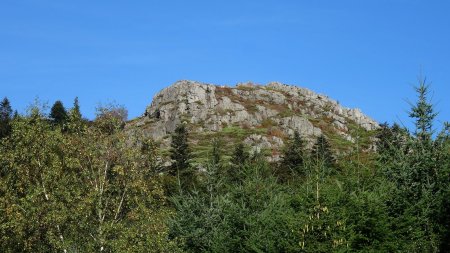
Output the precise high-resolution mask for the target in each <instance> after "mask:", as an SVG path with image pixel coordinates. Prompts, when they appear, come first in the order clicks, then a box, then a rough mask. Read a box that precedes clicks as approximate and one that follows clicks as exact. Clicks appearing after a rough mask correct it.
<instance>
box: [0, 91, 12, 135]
mask: <svg viewBox="0 0 450 253" xmlns="http://www.w3.org/2000/svg"><path fill="white" fill-rule="evenodd" d="M12 116H13V115H12V108H11V104H10V102H9V100H8V98H6V97H5V98H3V100H2V101H1V102H0V139H2V138H4V137H6V136H8V135H9V134H10V133H11V120H12Z"/></svg>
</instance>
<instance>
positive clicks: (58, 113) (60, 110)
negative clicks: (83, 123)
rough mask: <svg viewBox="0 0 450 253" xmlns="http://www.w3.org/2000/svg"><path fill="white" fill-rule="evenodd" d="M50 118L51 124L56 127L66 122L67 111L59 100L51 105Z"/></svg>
mask: <svg viewBox="0 0 450 253" xmlns="http://www.w3.org/2000/svg"><path fill="white" fill-rule="evenodd" d="M50 118H51V119H52V120H53V123H55V124H57V125H62V124H64V123H65V122H66V121H67V118H68V116H67V111H66V108H65V107H64V105H63V103H62V102H61V101H60V100H58V101H56V102H55V103H54V104H53V106H52V109H51V111H50Z"/></svg>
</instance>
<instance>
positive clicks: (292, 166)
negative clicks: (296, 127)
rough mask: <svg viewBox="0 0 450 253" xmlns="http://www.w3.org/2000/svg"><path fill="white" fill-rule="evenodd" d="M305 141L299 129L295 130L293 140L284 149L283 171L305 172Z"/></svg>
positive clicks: (281, 164) (281, 165)
mask: <svg viewBox="0 0 450 253" xmlns="http://www.w3.org/2000/svg"><path fill="white" fill-rule="evenodd" d="M304 146H305V144H304V141H303V140H302V138H301V136H300V134H299V132H298V131H295V132H294V136H293V138H292V140H290V141H289V142H288V144H287V145H286V146H285V148H284V151H283V156H282V159H281V163H280V167H281V168H280V169H281V171H287V172H288V173H298V174H303V173H304V172H303V171H301V167H302V166H303V163H304Z"/></svg>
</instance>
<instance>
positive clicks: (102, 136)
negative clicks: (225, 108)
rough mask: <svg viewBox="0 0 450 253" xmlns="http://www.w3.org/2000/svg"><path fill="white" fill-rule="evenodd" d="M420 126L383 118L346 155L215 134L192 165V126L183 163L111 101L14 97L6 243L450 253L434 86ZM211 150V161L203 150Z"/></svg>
mask: <svg viewBox="0 0 450 253" xmlns="http://www.w3.org/2000/svg"><path fill="white" fill-rule="evenodd" d="M417 93H418V101H417V103H416V104H414V105H412V108H411V112H410V117H411V118H412V119H414V120H415V123H416V124H415V125H416V129H415V131H414V132H412V133H410V132H409V131H408V130H407V129H405V128H403V127H400V126H399V125H397V124H394V125H392V126H389V125H387V124H383V125H382V127H381V128H380V130H379V131H378V134H377V140H378V141H377V145H376V146H377V149H376V151H370V152H362V151H361V148H360V147H358V144H357V143H356V144H355V147H354V151H353V152H347V153H345V154H340V155H337V154H336V152H334V150H333V148H332V145H331V144H330V143H329V140H328V139H327V137H326V136H320V137H318V138H317V140H316V142H315V144H314V146H313V147H312V148H311V149H307V148H306V143H305V142H304V140H303V139H302V137H301V136H300V134H298V133H295V134H294V135H293V136H292V138H291V139H290V140H289V141H288V142H287V144H286V146H285V148H284V149H283V152H282V153H283V154H282V159H281V160H280V161H279V162H274V163H269V162H267V160H266V159H265V158H264V157H263V156H262V155H261V154H260V153H252V152H250V147H246V146H245V145H243V144H240V143H237V144H236V147H235V149H234V150H233V154H232V157H231V159H230V158H228V157H226V156H225V155H224V154H225V153H228V152H225V151H224V150H223V147H222V145H221V142H222V141H223V140H220V139H214V140H211V150H210V152H209V157H207V158H208V159H207V160H208V162H206V163H203V164H201V165H200V166H199V165H198V164H196V165H195V166H194V165H193V163H192V160H193V158H194V157H193V152H191V147H190V144H189V136H188V130H187V128H186V125H183V124H181V125H179V126H178V127H177V129H176V130H175V132H174V134H173V135H172V144H171V150H170V155H168V156H169V157H170V160H171V161H172V162H171V164H170V165H167V164H165V163H163V162H162V160H161V156H162V155H163V152H161V150H159V148H158V147H157V146H158V145H157V144H156V143H155V142H154V141H153V140H151V139H148V138H146V137H145V136H143V135H139V134H136V133H131V132H127V131H124V129H123V128H124V125H125V120H126V110H125V109H124V108H123V107H120V106H116V105H110V106H106V107H100V108H98V110H97V116H96V119H95V120H93V121H88V120H85V119H83V118H82V115H81V113H80V108H79V105H78V101H77V100H75V101H74V105H73V107H72V108H71V109H69V110H66V109H65V108H64V106H63V105H62V103H60V102H58V103H55V105H54V106H53V107H52V109H51V113H50V114H49V115H46V114H45V113H44V111H43V110H42V109H40V108H39V106H34V107H32V108H31V109H30V110H29V112H28V113H27V114H26V115H19V114H17V113H13V110H12V109H11V106H10V104H9V101H7V99H4V100H3V102H2V103H1V104H0V117H1V118H0V134H1V145H0V154H1V156H0V166H1V167H0V241H1V249H2V251H3V252H61V251H62V252H449V251H450V244H449V242H450V238H449V235H450V229H449V226H450V210H449V207H450V203H449V201H450V182H449V180H450V139H449V137H450V132H449V131H450V126H449V125H448V124H445V125H444V127H443V128H442V130H441V131H440V132H439V133H434V132H433V124H432V123H433V119H434V117H435V116H436V114H435V112H434V110H433V107H432V105H431V104H430V102H429V101H428V97H427V95H428V86H427V85H426V84H425V83H423V82H422V83H420V84H419V86H418V87H417ZM203 160H205V159H203Z"/></svg>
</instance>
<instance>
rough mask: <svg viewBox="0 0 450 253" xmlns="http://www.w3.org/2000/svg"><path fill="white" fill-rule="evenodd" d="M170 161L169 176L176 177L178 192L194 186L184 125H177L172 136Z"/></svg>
mask: <svg viewBox="0 0 450 253" xmlns="http://www.w3.org/2000/svg"><path fill="white" fill-rule="evenodd" d="M170 159H172V165H171V166H170V168H169V174H170V175H172V176H176V177H177V180H178V187H180V190H181V189H182V188H184V189H186V188H187V187H189V186H192V185H194V184H195V182H194V179H195V178H194V172H193V168H191V164H190V159H191V151H190V148H189V144H188V132H187V129H186V125H185V124H179V125H178V126H177V128H176V129H175V132H174V134H173V135H172V143H171V152H170Z"/></svg>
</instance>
